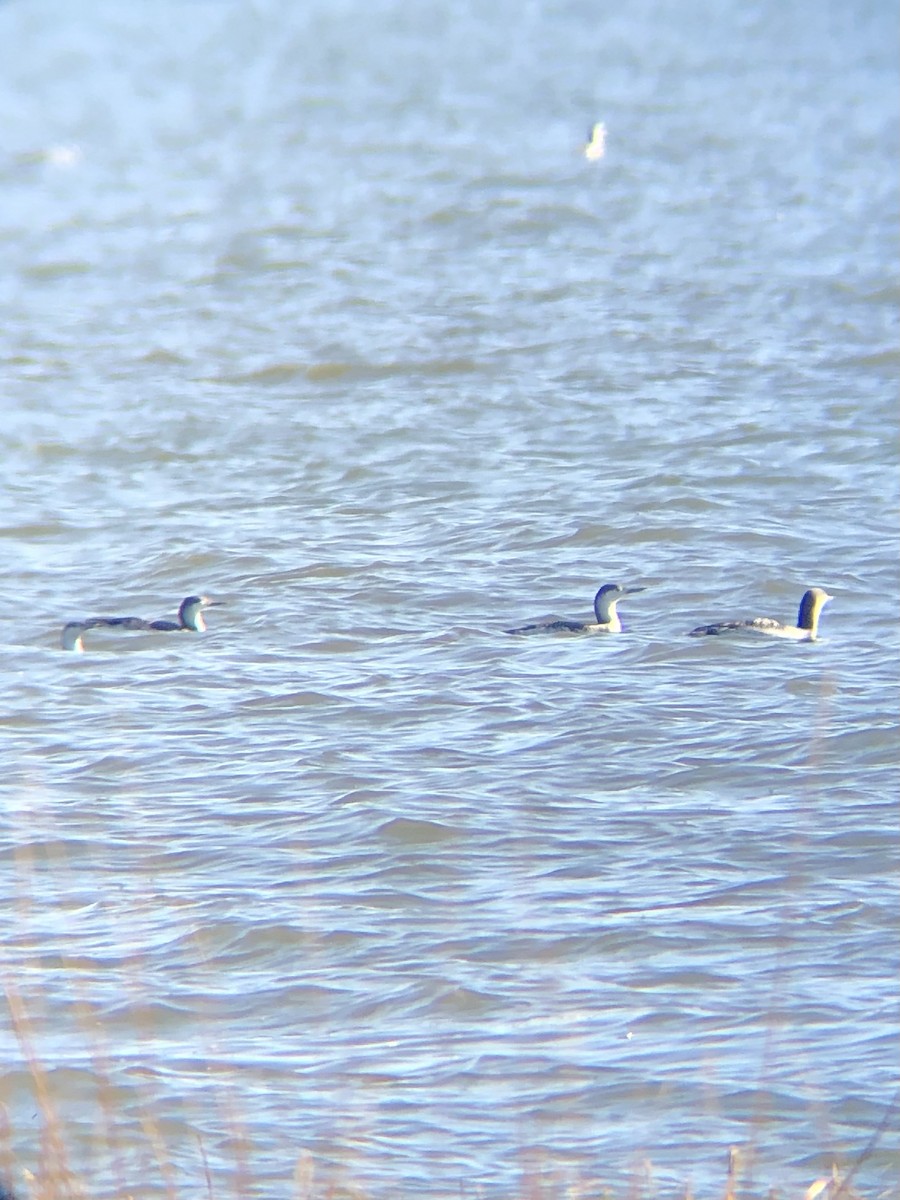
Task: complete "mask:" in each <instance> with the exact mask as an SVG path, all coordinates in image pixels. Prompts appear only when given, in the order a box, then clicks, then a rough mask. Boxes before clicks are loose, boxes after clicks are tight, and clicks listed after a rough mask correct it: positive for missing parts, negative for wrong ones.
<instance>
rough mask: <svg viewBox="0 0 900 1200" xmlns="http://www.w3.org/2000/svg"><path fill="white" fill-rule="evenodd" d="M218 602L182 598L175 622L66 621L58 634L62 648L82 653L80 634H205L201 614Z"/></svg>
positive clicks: (123, 619)
mask: <svg viewBox="0 0 900 1200" xmlns="http://www.w3.org/2000/svg"><path fill="white" fill-rule="evenodd" d="M221 603H222V601H221V600H213V599H212V598H211V597H210V596H186V597H185V598H184V600H182V602H181V604H180V605H179V607H178V620H177V621H167V620H165V619H162V620H158V621H146V620H144V618H143V617H88V618H87V619H86V620H84V621H70V622H69V623H68V625H66V626H65V627H64V629H63V631H62V648H63V649H64V650H74V651H75V653H76V654H83V653H84V634H85V632H86V630H88V629H97V628H107V629H135V630H145V631H148V632H151V633H181V632H188V633H205V632H206V621H205V620H204V617H203V611H204V609H207V608H215V607H216V606H217V605H219V604H221Z"/></svg>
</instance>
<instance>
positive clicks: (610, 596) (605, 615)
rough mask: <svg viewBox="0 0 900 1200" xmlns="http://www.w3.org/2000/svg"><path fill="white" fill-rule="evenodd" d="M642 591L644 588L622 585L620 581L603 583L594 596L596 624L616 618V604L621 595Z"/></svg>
mask: <svg viewBox="0 0 900 1200" xmlns="http://www.w3.org/2000/svg"><path fill="white" fill-rule="evenodd" d="M643 591H646V588H642V587H624V586H623V585H622V584H621V583H604V585H603V587H602V588H601V589H600V591H599V592H598V593H597V595H596V596H595V597H594V613H595V614H596V617H597V624H598V625H605V624H606V623H607V622H608V621H613V620H615V619H616V605H617V604H618V603H619V601H620V600H621V599H622V597H623V596H630V595H631V594H632V593H633V592H643Z"/></svg>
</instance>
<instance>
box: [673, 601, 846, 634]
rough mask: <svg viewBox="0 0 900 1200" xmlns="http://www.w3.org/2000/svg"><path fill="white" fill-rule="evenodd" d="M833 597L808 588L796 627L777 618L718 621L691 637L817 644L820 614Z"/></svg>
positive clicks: (801, 604) (698, 628)
mask: <svg viewBox="0 0 900 1200" xmlns="http://www.w3.org/2000/svg"><path fill="white" fill-rule="evenodd" d="M833 599H834V597H833V596H829V595H828V593H827V592H826V591H825V590H824V589H823V588H819V587H814V588H809V589H808V590H807V591H805V592H804V593H803V598H802V599H801V601H800V611H799V612H798V613H797V624H796V625H785V624H784V623H783V622H781V621H776V620H775V618H774V617H753V618H752V619H751V620H747V621H718V622H717V623H716V624H715V625H698V626H697V628H696V629H692V630H691V632H690V634H689V636H690V637H703V635H704V634H707V633H713V634H718V633H743V632H746V633H762V634H766V635H767V636H768V637H777V638H787V639H789V640H790V641H793V642H814V641H815V640H816V638H817V637H818V632H819V615H820V614H821V612H822V609H823V608H824V607H825V605H826V604H827V603H828V602H829V600H833Z"/></svg>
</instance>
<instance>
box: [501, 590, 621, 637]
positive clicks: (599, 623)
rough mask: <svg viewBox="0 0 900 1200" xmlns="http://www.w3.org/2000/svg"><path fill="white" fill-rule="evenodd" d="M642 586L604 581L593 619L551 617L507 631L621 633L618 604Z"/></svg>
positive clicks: (596, 600) (595, 604)
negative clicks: (574, 619) (626, 585)
mask: <svg viewBox="0 0 900 1200" xmlns="http://www.w3.org/2000/svg"><path fill="white" fill-rule="evenodd" d="M644 590H645V589H644V588H642V587H623V586H622V585H621V584H620V583H604V585H603V587H602V588H601V589H600V591H599V592H598V593H597V595H596V596H595V597H594V618H595V619H594V620H593V621H566V620H562V619H560V618H558V617H551V618H550V619H548V620H546V621H535V622H534V623H533V624H531V625H522V626H521V627H520V628H519V629H507V630H506V632H507V633H514V634H518V633H621V632H622V622H621V620H620V619H619V614H618V612H617V611H616V605H617V604H618V603H619V601H620V600H621V599H622V597H623V596H630V595H632V594H633V593H635V592H643V591H644Z"/></svg>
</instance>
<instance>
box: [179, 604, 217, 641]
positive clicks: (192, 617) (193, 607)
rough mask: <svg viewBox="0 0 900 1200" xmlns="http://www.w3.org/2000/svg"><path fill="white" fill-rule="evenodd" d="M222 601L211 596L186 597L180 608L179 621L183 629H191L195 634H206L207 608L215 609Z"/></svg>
mask: <svg viewBox="0 0 900 1200" xmlns="http://www.w3.org/2000/svg"><path fill="white" fill-rule="evenodd" d="M221 603H222V601H221V600H213V599H212V598H211V597H210V596H186V597H185V598H184V600H182V602H181V604H180V605H179V607H178V620H179V623H180V625H181V628H182V629H190V630H192V631H193V632H194V633H204V632H205V631H206V622H205V621H204V620H203V610H204V609H205V608H215V607H216V605H218V604H221Z"/></svg>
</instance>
